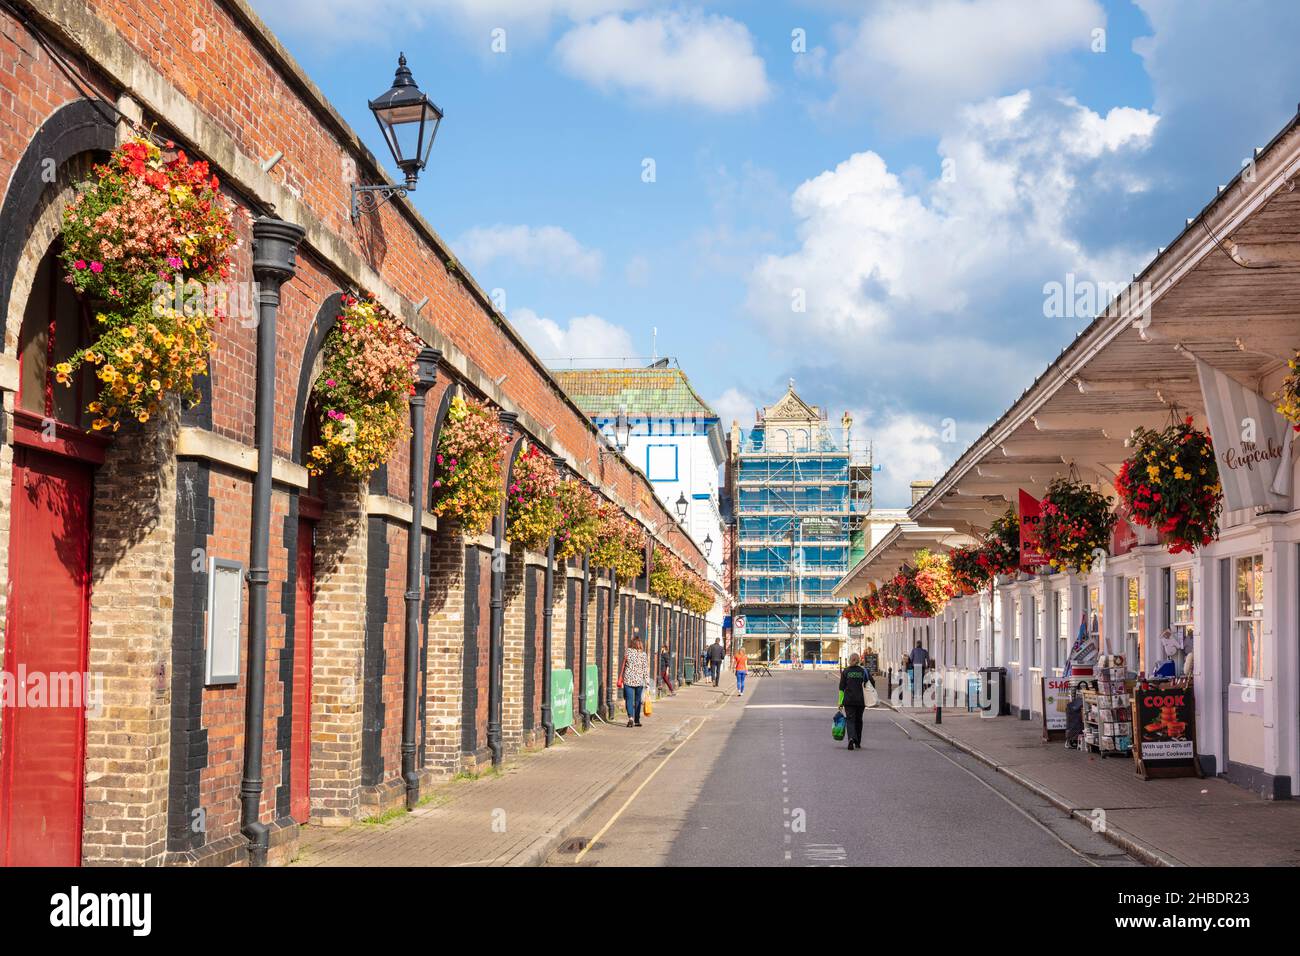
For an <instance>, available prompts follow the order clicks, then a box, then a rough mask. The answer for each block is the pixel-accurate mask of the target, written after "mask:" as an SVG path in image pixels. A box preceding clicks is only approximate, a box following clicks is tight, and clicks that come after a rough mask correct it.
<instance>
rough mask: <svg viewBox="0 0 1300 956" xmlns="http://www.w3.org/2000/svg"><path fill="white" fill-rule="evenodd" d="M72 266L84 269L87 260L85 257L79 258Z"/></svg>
mask: <svg viewBox="0 0 1300 956" xmlns="http://www.w3.org/2000/svg"><path fill="white" fill-rule="evenodd" d="M72 267H73V268H74V269H84V268H86V260H85V259H78V260H77V261H76V262H74V263H73V264H72Z"/></svg>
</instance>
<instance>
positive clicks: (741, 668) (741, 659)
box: [733, 647, 749, 697]
mask: <svg viewBox="0 0 1300 956" xmlns="http://www.w3.org/2000/svg"><path fill="white" fill-rule="evenodd" d="M733 660H734V661H735V665H736V693H738V694H739V695H740V696H741V697H744V696H745V674H746V673H747V672H748V671H749V657H748V656H747V655H746V654H745V649H744V648H743V647H738V648H736V656H735V657H734V658H733Z"/></svg>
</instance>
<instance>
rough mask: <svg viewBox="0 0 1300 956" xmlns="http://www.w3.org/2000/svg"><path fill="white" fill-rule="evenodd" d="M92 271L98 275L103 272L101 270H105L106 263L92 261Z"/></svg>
mask: <svg viewBox="0 0 1300 956" xmlns="http://www.w3.org/2000/svg"><path fill="white" fill-rule="evenodd" d="M90 271H91V272H93V273H95V274H96V275H98V274H99V273H101V272H103V271H104V263H102V262H92V263H91V264H90Z"/></svg>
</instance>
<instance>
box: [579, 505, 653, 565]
mask: <svg viewBox="0 0 1300 956" xmlns="http://www.w3.org/2000/svg"><path fill="white" fill-rule="evenodd" d="M596 523H597V530H596V544H595V547H594V548H593V549H592V552H591V561H592V563H593V564H595V565H596V567H598V568H611V569H613V571H614V576H615V578H617V580H618V582H619V583H620V584H627V583H628V582H629V581H633V580H635V579H636V578H639V577H640V576H641V575H642V574H643V573H644V570H645V568H644V565H645V558H644V552H643V550H642V538H641V531H640V529H639V528H638V527H637V526H636V525H635V524H634V523H633V522H632V521H631V520H629V519H628V518H627V517H626V516H624V514H623V513H622V511H620V510H619V508H618V506H617V505H615V504H614V503H613V502H609V501H606V502H599V503H598V504H597V511H596Z"/></svg>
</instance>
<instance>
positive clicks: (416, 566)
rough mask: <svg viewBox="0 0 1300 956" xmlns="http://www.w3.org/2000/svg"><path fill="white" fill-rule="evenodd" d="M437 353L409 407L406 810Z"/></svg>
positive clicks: (423, 368) (410, 803)
mask: <svg viewBox="0 0 1300 956" xmlns="http://www.w3.org/2000/svg"><path fill="white" fill-rule="evenodd" d="M441 358H442V353H441V352H440V351H438V350H437V349H433V348H429V347H428V346H427V345H426V346H425V347H424V348H422V349H420V354H419V357H418V358H416V360H415V368H416V373H415V391H414V392H412V393H411V397H410V398H409V399H408V400H407V401H408V402H409V404H410V406H411V469H410V474H411V524H410V527H409V529H408V531H407V535H406V666H405V668H404V670H403V672H402V779H403V780H404V781H405V782H406V809H408V810H414V809H415V807H416V805H417V804H418V803H419V802H420V775H419V774H418V773H417V772H416V769H415V757H416V752H417V749H418V747H417V744H416V740H415V736H416V724H417V717H418V716H419V703H420V593H421V590H422V589H421V587H420V570H421V566H422V565H423V563H424V560H423V559H424V502H425V498H426V497H427V494H426V491H427V489H426V488H425V484H424V482H425V478H424V403H425V397H426V396H427V395H428V394H429V389H431V388H433V385H434V383H435V382H437V380H438V360H439V359H441Z"/></svg>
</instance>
